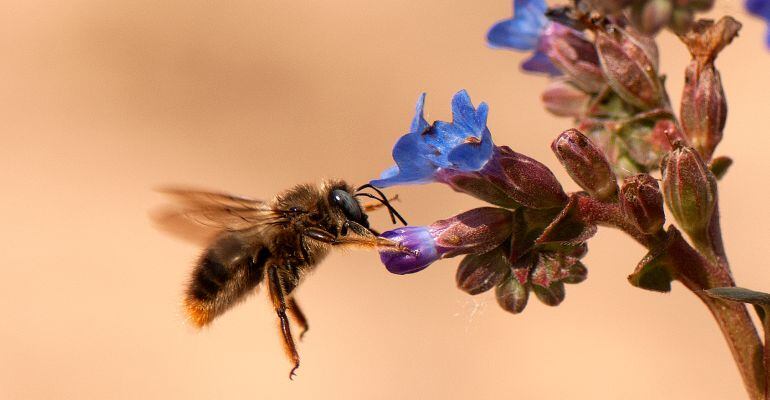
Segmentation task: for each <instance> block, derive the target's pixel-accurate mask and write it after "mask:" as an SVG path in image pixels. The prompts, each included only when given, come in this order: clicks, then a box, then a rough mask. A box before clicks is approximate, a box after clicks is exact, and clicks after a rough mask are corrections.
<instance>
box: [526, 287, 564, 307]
mask: <svg viewBox="0 0 770 400" xmlns="http://www.w3.org/2000/svg"><path fill="white" fill-rule="evenodd" d="M532 291H533V292H535V296H537V299H538V300H540V301H541V302H542V303H543V304H545V305H547V306H551V307H554V306H558V305H559V304H561V302H562V301H564V296H565V292H564V283H563V282H554V283H552V284H551V285H550V286H548V287H543V286H540V285H532Z"/></svg>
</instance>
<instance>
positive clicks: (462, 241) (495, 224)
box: [430, 207, 513, 258]
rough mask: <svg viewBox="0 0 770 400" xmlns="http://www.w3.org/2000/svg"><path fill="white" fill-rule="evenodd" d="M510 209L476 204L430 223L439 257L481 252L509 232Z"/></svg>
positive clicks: (492, 246) (510, 229)
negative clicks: (467, 209)
mask: <svg viewBox="0 0 770 400" xmlns="http://www.w3.org/2000/svg"><path fill="white" fill-rule="evenodd" d="M512 230H513V213H512V212H510V211H508V210H506V209H503V208H497V207H479V208H474V209H473V210H470V211H466V212H464V213H461V214H458V215H455V216H454V217H451V218H447V219H444V220H441V221H436V222H434V223H432V224H431V225H430V233H431V236H432V237H433V238H434V239H435V244H436V249H437V250H438V252H439V254H441V257H442V258H446V257H454V256H456V255H460V254H469V253H483V252H487V251H489V250H492V249H493V248H495V247H497V246H498V245H499V244H500V243H502V242H503V241H504V240H505V239H508V238H509V237H510V236H511V232H512Z"/></svg>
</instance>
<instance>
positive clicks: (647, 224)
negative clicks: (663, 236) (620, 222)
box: [620, 174, 665, 234]
mask: <svg viewBox="0 0 770 400" xmlns="http://www.w3.org/2000/svg"><path fill="white" fill-rule="evenodd" d="M620 206H621V208H622V210H623V213H624V214H625V215H626V216H627V217H628V218H629V219H630V220H631V221H632V222H634V224H635V225H636V226H637V227H638V228H639V229H640V230H641V231H642V232H644V233H648V234H653V233H656V232H658V231H660V230H661V229H662V228H663V223H664V222H665V215H664V213H663V195H662V194H661V193H660V188H659V187H658V181H657V180H655V178H653V177H651V176H650V175H647V174H639V175H634V176H630V177H628V178H626V179H625V181H623V187H622V188H621V189H620Z"/></svg>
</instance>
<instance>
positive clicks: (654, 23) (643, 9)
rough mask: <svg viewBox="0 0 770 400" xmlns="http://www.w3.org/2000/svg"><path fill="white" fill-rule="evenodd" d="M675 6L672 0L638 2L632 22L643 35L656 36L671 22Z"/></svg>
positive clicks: (633, 10)
mask: <svg viewBox="0 0 770 400" xmlns="http://www.w3.org/2000/svg"><path fill="white" fill-rule="evenodd" d="M673 11H674V5H673V4H671V0H649V1H647V2H638V3H636V4H635V5H634V7H633V8H632V10H631V21H632V22H633V23H634V26H635V27H636V28H637V29H638V30H639V32H641V33H642V34H645V35H648V36H651V35H654V34H656V33H657V32H658V31H659V30H661V29H662V28H663V27H665V26H666V25H668V23H669V22H670V21H671V14H672V13H673Z"/></svg>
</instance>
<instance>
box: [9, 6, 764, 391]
mask: <svg viewBox="0 0 770 400" xmlns="http://www.w3.org/2000/svg"><path fill="white" fill-rule="evenodd" d="M481 3H483V4H481ZM481 3H480V2H474V1H456V0H449V1H448V0H443V1H438V0H430V1H427V0H426V1H407V0H389V1H343V0H327V1H323V2H321V1H307V0H299V1H267V0H248V1H220V2H213V1H195V0H193V1H178V0H176V1H161V2H159V1H148V0H133V1H111V2H104V1H94V0H80V1H66V2H64V1H13V0H6V1H4V2H2V4H0V54H2V61H1V62H0V135H2V146H0V182H2V184H3V189H2V190H3V193H2V196H0V220H2V226H3V228H2V231H1V232H2V233H0V235H1V237H0V238H1V239H2V240H1V242H2V245H1V248H2V249H3V251H2V267H1V268H2V269H1V271H2V275H0V307H1V308H0V310H1V311H2V323H1V324H0V398H3V399H51V398H59V399H104V398H111V399H139V398H142V399H145V398H146V399H172V398H184V399H212V398H226V399H255V398H264V399H308V398H334V399H360V398H371V399H395V398H400V399H417V398H437V399H449V398H477V399H493V398H495V399H499V398H518V399H565V398H569V399H583V398H585V399H620V398H622V399H650V398H656V399H686V398H699V399H734V398H742V397H744V396H745V395H744V391H743V388H742V384H741V382H740V378H739V376H738V374H737V372H736V371H735V369H734V367H733V365H732V359H731V356H730V355H729V352H728V350H727V348H726V346H725V344H724V342H723V339H722V337H721V335H720V334H719V333H718V331H717V327H716V325H715V324H714V323H713V322H712V321H711V319H710V316H709V315H708V314H707V312H706V310H705V308H703V307H702V306H701V305H700V304H699V303H698V302H697V301H696V299H695V298H694V296H692V295H691V294H689V293H687V292H686V291H685V290H684V289H683V288H682V287H681V286H680V285H676V286H675V287H674V290H673V292H672V293H671V294H669V295H660V294H655V293H651V292H644V291H641V290H638V289H635V288H633V287H631V286H630V285H629V284H628V283H627V282H626V275H628V274H629V273H630V272H631V271H632V269H633V266H634V265H635V263H636V261H637V260H638V259H640V258H641V256H642V254H643V250H642V249H641V248H640V247H639V246H638V245H636V244H635V243H632V242H631V241H630V240H629V239H627V238H625V237H624V236H622V235H620V234H619V233H617V232H614V231H610V230H601V231H600V233H599V234H598V236H597V237H596V238H595V239H594V240H593V241H592V242H591V252H590V253H589V255H588V257H587V259H586V262H587V264H588V266H589V268H590V274H589V279H588V280H587V281H586V282H585V283H583V284H581V285H578V286H571V287H569V288H568V293H567V299H566V300H565V302H564V303H563V304H562V305H561V306H560V307H557V308H549V307H546V306H544V305H542V304H540V303H539V302H537V301H536V300H534V299H533V301H531V302H530V305H529V307H528V308H527V310H526V311H525V312H524V313H523V314H522V315H518V316H514V315H510V314H507V313H505V312H503V311H502V310H500V309H499V308H498V307H497V305H496V303H495V300H494V298H493V296H492V295H491V294H490V293H487V294H484V295H481V296H478V297H475V298H472V297H470V296H468V295H466V294H464V293H462V292H460V291H458V290H456V289H455V288H454V270H455V266H456V264H457V262H458V261H457V260H447V261H443V262H439V263H437V264H435V265H434V266H432V267H431V268H429V269H428V270H426V271H424V272H423V273H420V274H417V275H412V276H407V277H401V276H394V275H390V274H388V273H387V272H386V271H385V269H384V268H383V267H382V266H381V265H380V263H379V261H378V258H377V256H376V254H373V253H366V252H360V251H357V252H350V253H347V254H335V255H333V256H332V257H330V258H329V259H327V261H326V262H325V263H324V265H323V266H322V268H320V269H319V270H318V271H317V273H316V274H315V275H314V276H313V277H312V278H311V279H309V280H308V282H307V283H306V284H305V285H304V286H303V287H302V288H301V290H300V294H299V299H300V301H301V303H303V304H304V305H305V309H306V312H307V313H308V315H309V318H310V322H311V330H310V332H309V334H308V335H307V336H306V339H305V341H304V342H302V343H301V344H300V353H301V356H302V359H303V364H302V367H301V368H300V369H299V371H298V377H297V379H296V380H295V381H294V382H289V380H288V379H287V373H288V371H289V364H288V362H287V361H286V360H285V359H284V356H283V353H282V350H281V348H280V345H279V339H278V336H277V332H276V321H275V316H274V314H273V312H272V311H271V309H270V307H269V305H268V302H267V301H266V299H265V298H264V293H260V294H259V295H257V296H254V297H253V298H251V299H250V300H249V301H247V302H245V303H243V304H242V305H240V306H239V307H237V308H236V309H234V310H233V311H232V312H230V313H228V314H227V315H225V316H224V317H222V318H221V319H220V320H218V321H217V323H215V325H214V326H213V327H211V328H210V329H205V330H203V331H202V332H198V333H196V332H195V331H194V330H193V329H192V328H189V327H188V326H186V325H185V323H184V320H183V317H182V316H181V313H180V308H179V300H180V294H181V292H182V288H183V286H182V285H183V283H184V282H185V280H186V279H187V276H188V273H189V270H190V266H191V264H192V262H193V260H194V259H195V258H196V256H197V254H198V252H199V249H198V248H196V247H195V246H192V245H190V244H187V243H185V242H181V241H178V240H176V239H174V238H171V237H168V236H166V235H164V234H162V233H161V232H159V231H157V230H156V229H155V228H154V227H153V226H152V225H151V223H150V221H149V220H148V215H147V214H148V211H149V210H151V209H152V208H153V207H156V206H158V205H159V204H161V202H162V199H161V197H160V196H159V195H157V194H156V193H154V192H153V191H152V189H153V188H154V187H157V186H160V185H163V184H169V183H181V184H190V185H196V186H202V187H207V188H212V189H222V190H228V191H232V192H235V193H241V194H245V195H253V196H263V197H267V196H270V195H272V194H273V193H275V192H277V191H279V190H281V189H284V188H286V187H288V186H290V185H293V184H295V183H299V182H306V181H318V180H320V179H321V178H323V177H333V176H335V177H336V176H338V177H344V178H346V179H348V180H350V181H352V182H355V183H361V182H365V181H367V180H368V179H370V178H372V177H374V176H376V175H377V174H379V172H380V171H381V170H382V169H383V168H385V167H387V166H389V165H390V164H391V160H390V148H391V145H392V144H393V143H394V141H395V140H396V138H397V137H398V136H399V135H400V134H402V133H403V132H404V130H405V129H406V128H407V127H408V124H409V121H410V118H411V116H412V110H413V104H414V101H415V100H416V98H417V96H418V94H419V93H420V92H421V91H427V92H428V93H429V96H428V106H427V107H428V112H429V117H430V118H432V119H439V118H441V119H446V118H448V117H449V99H450V97H451V95H452V93H454V92H455V91H457V90H458V89H461V88H467V89H468V90H469V91H470V93H471V96H472V98H473V99H474V101H475V102H477V103H478V102H479V101H482V100H483V101H486V102H488V103H489V104H490V105H491V112H490V119H489V125H490V127H491V130H492V132H493V134H494V135H495V140H496V141H497V142H498V143H500V144H508V145H510V146H512V147H514V148H515V149H516V150H519V151H521V152H524V153H526V154H529V155H531V156H534V157H537V158H538V159H541V160H543V161H544V162H545V163H547V164H548V165H549V166H551V167H553V169H554V171H556V173H557V174H558V175H559V177H560V178H563V179H564V180H563V182H565V185H566V186H567V188H569V189H575V185H574V184H572V183H569V182H568V180H567V179H566V174H565V173H564V172H563V170H562V169H561V168H560V167H559V166H558V164H557V162H556V160H555V158H554V157H553V156H552V155H551V153H550V150H549V148H548V144H549V143H550V140H551V139H552V138H553V137H554V135H556V134H557V133H558V132H559V131H560V130H561V129H565V128H567V127H569V125H570V124H569V121H567V120H564V119H556V118H552V117H550V116H549V115H547V114H546V113H545V111H543V110H542V109H541V106H540V104H539V100H538V96H539V92H540V91H541V90H542V88H543V87H544V85H545V83H546V81H545V79H542V78H540V77H536V76H527V75H522V74H520V73H518V71H517V65H518V63H519V62H520V61H521V59H522V55H521V54H517V53H510V52H503V51H492V50H490V49H488V48H487V47H486V46H485V44H484V41H483V37H484V34H485V31H486V29H487V28H488V27H489V26H490V25H491V24H492V23H493V22H495V21H496V20H498V19H501V18H504V17H506V16H508V15H509V14H510V12H511V10H510V4H509V1H507V0H497V1H485V2H481ZM724 12H739V13H740V6H739V5H738V4H737V3H735V4H729V5H727V6H722V7H721V8H720V9H719V10H718V13H724ZM740 17H741V19H743V20H744V21H745V22H746V24H745V29H744V31H743V32H742V36H741V37H740V38H739V39H738V40H737V42H736V43H735V45H734V46H731V47H730V48H729V49H728V50H726V52H725V53H724V54H723V57H722V58H721V59H720V60H719V62H718V65H719V67H721V69H722V74H723V80H724V83H725V87H726V91H727V95H728V98H729V100H730V117H729V121H728V127H727V131H726V138H725V140H724V142H723V143H724V144H723V146H722V147H721V148H720V151H719V153H720V154H729V155H730V156H732V157H733V158H735V160H736V163H735V166H734V167H733V169H732V170H731V171H730V173H729V174H728V176H727V178H726V179H725V180H724V182H723V183H722V184H721V189H722V193H721V197H722V201H723V220H724V223H723V226H724V230H725V235H726V241H727V248H728V250H729V253H730V257H731V260H732V262H733V264H734V270H735V275H736V278H737V280H738V282H740V283H743V284H744V285H747V286H752V287H754V288H756V289H760V290H766V291H768V290H770V269H769V268H768V265H767V262H766V261H763V260H760V259H759V257H761V254H762V253H763V252H765V251H767V250H768V243H767V236H768V225H770V217H769V216H768V212H767V211H766V208H765V207H766V205H767V197H768V195H770V193H769V192H768V189H767V187H768V184H767V182H768V181H770V172H768V166H769V165H770V163H769V162H768V150H767V149H768V148H769V147H770V139H768V137H769V136H768V133H767V131H768V128H767V121H768V114H769V113H770V112H769V111H768V105H769V103H768V99H770V76H768V74H767V71H770V52H767V51H764V50H763V49H762V47H761V39H760V35H761V34H762V33H763V27H762V26H761V24H760V23H759V22H757V21H755V20H749V19H748V18H747V17H746V16H745V15H742V14H741V15H740ZM662 40H663V54H664V63H663V70H664V72H666V73H668V74H669V76H670V78H669V82H668V87H669V90H670V91H671V94H672V97H673V98H674V101H678V98H679V93H680V90H681V83H682V74H681V71H682V70H683V68H684V65H685V63H686V62H687V60H688V56H687V55H686V53H685V51H684V49H683V47H682V45H680V44H679V43H678V42H677V41H676V40H675V39H674V38H673V37H671V36H670V35H669V34H666V35H664V36H663V39H662ZM396 191H397V192H398V193H399V194H400V195H401V197H402V199H403V202H402V203H401V204H400V205H399V206H400V208H401V210H402V212H403V213H404V214H405V215H406V216H407V218H408V219H409V221H410V222H412V223H415V224H424V223H429V222H432V221H433V220H435V219H438V218H441V217H445V216H448V215H451V214H453V213H455V212H458V211H461V210H464V209H468V208H470V207H473V206H475V205H477V204H478V202H477V201H475V200H473V199H470V198H468V197H464V196H462V195H459V194H454V193H452V192H451V191H449V190H448V189H446V188H444V187H441V186H438V185H429V186H424V187H403V188H399V189H397V190H396ZM374 221H375V223H376V225H378V226H380V227H386V226H388V222H387V221H386V218H385V216H384V215H383V214H378V215H376V216H375V217H374Z"/></svg>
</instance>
